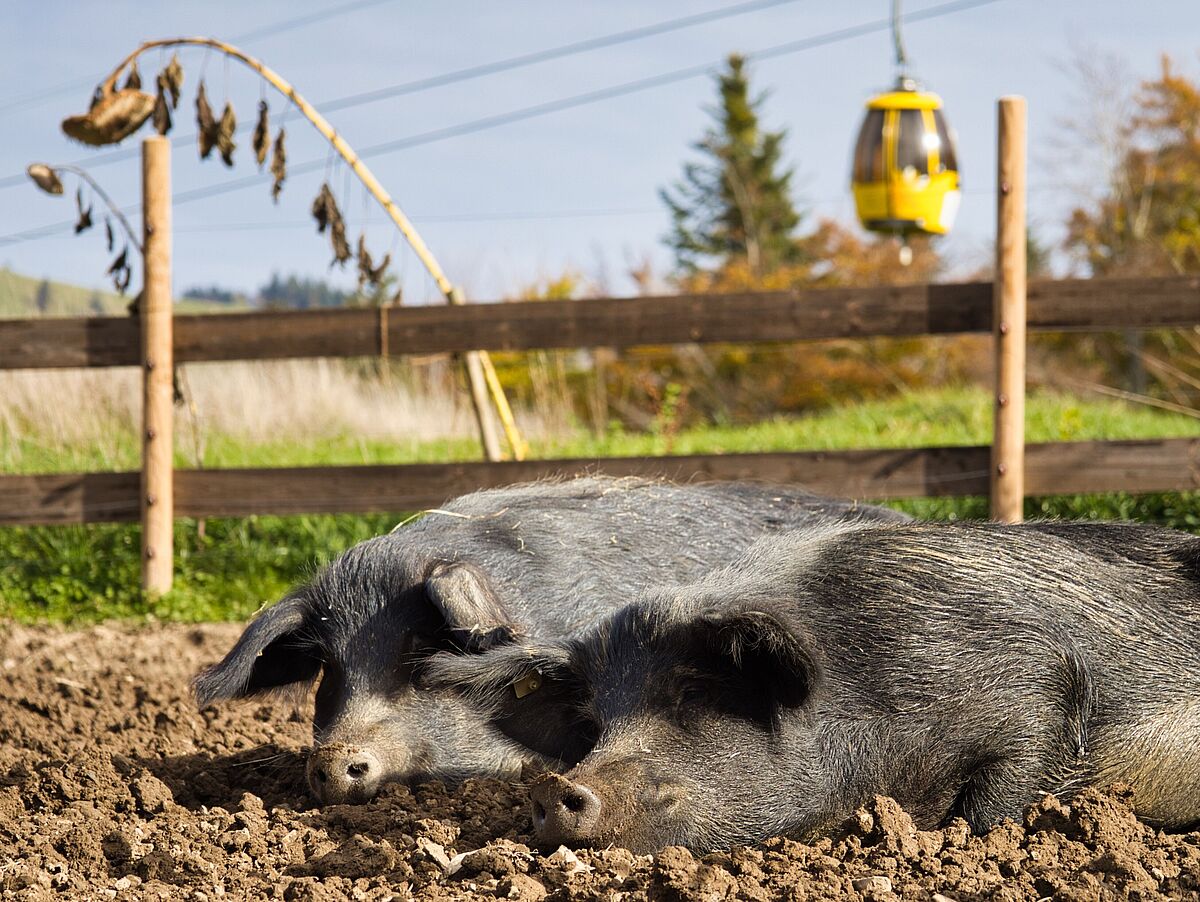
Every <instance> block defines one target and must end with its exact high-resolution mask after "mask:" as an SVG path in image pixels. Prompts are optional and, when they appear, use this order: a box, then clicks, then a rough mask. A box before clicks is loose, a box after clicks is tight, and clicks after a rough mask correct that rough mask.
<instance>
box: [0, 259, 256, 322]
mask: <svg viewBox="0 0 1200 902" xmlns="http://www.w3.org/2000/svg"><path fill="white" fill-rule="evenodd" d="M130 300H131V298H129V297H124V298H123V297H121V296H120V295H118V294H116V293H115V292H110V291H97V290H95V289H91V288H81V287H80V286H78V285H68V284H66V283H64V282H52V281H49V280H43V279H34V278H31V277H30V276H23V275H20V274H19V273H15V272H13V271H12V270H11V269H4V268H0V318H3V319H19V318H21V317H27V316H39V315H42V316H114V315H122V314H124V313H125V308H126V306H128V304H129V301H130ZM175 309H176V310H177V311H178V312H180V313H211V312H213V311H220V310H231V309H234V308H233V307H231V306H230V305H229V304H222V303H219V302H211V301H201V300H190V299H189V300H182V301H176V302H175Z"/></svg>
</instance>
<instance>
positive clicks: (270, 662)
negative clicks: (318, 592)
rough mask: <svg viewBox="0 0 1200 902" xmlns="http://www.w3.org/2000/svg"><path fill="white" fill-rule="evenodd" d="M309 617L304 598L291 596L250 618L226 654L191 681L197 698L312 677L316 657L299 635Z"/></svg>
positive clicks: (236, 694)
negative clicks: (251, 619) (239, 636)
mask: <svg viewBox="0 0 1200 902" xmlns="http://www.w3.org/2000/svg"><path fill="white" fill-rule="evenodd" d="M308 616H309V607H308V604H307V602H306V601H305V600H304V599H302V598H298V597H291V598H285V599H284V600H283V601H281V602H279V603H278V604H276V605H274V606H273V607H270V608H267V610H265V611H263V612H262V613H261V614H259V615H258V616H257V617H255V618H254V620H253V621H252V622H251V624H250V625H249V626H248V627H246V630H245V632H243V633H242V636H241V638H240V639H238V641H237V644H236V645H234V646H233V648H232V649H230V651H229V654H227V655H225V657H224V659H223V660H221V661H220V663H217V664H213V665H212V666H210V667H206V668H205V669H204V670H202V671H200V673H199V674H197V675H196V678H195V679H194V680H192V691H193V692H195V694H196V701H197V702H198V703H199V704H200V706H201V707H203V706H205V705H207V704H209V703H211V702H215V701H221V700H223V699H234V698H247V697H248V696H251V695H256V694H258V693H260V692H266V691H268V690H271V689H278V688H280V687H283V686H290V685H292V684H295V683H309V682H312V681H313V680H314V679H316V677H317V675H318V674H319V673H320V671H321V660H320V657H319V656H318V654H317V652H316V650H315V649H314V648H313V647H312V646H311V644H310V643H307V642H305V641H304V640H303V638H302V631H303V629H304V625H305V623H306V622H307V620H308Z"/></svg>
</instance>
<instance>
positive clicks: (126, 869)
mask: <svg viewBox="0 0 1200 902" xmlns="http://www.w3.org/2000/svg"><path fill="white" fill-rule="evenodd" d="M238 632H239V628H238V627H237V626H236V625H220V626H203V627H186V626H184V627H181V626H171V627H156V628H150V629H146V628H143V629H133V628H125V627H114V626H103V627H96V628H93V629H89V630H85V631H81V632H68V631H64V630H56V629H31V628H25V627H16V626H0V895H2V896H3V897H5V898H16V899H31V900H40V899H51V898H58V897H68V898H80V899H112V898H117V899H195V900H215V899H222V898H225V899H258V898H270V899H285V900H314V902H315V900H342V899H348V900H349V899H352V900H384V899H397V900H399V899H411V898H418V899H437V900H456V899H476V898H479V899H494V898H498V899H515V900H531V902H539V900H542V899H554V900H583V899H610V900H614V902H615V900H630V902H632V900H638V899H656V900H693V899H695V900H701V899H703V900H722V899H743V900H755V902H758V900H764V902H765V900H769V899H795V900H822V899H850V900H857V899H867V900H891V899H914V900H929V899H935V900H938V902H944V898H943V897H946V898H949V899H954V900H959V902H965V900H974V899H999V900H1008V899H1042V898H1050V899H1061V900H1072V902H1074V900H1080V902H1082V900H1099V899H1110V898H1111V899H1117V898H1130V899H1137V900H1140V899H1159V898H1171V899H1179V898H1200V833H1185V834H1165V833H1163V832H1161V831H1158V830H1155V829H1154V828H1152V827H1150V826H1147V825H1146V824H1144V823H1142V822H1140V821H1138V820H1137V818H1135V817H1134V816H1133V815H1132V814H1131V813H1130V811H1129V809H1128V807H1127V806H1126V804H1125V803H1124V801H1123V797H1122V793H1121V792H1120V791H1119V790H1117V791H1110V792H1108V793H1098V792H1088V793H1085V794H1084V795H1082V796H1080V797H1079V798H1077V799H1076V800H1075V801H1074V802H1073V804H1071V805H1070V806H1064V805H1061V804H1059V803H1058V802H1056V801H1055V800H1054V799H1052V798H1047V799H1045V800H1043V801H1042V802H1041V803H1039V804H1038V805H1035V806H1034V807H1033V808H1032V809H1031V810H1030V811H1029V813H1028V814H1027V816H1026V818H1025V821H1024V823H1023V824H1014V823H1009V824H1005V825H1002V826H999V827H997V828H995V829H994V830H992V831H991V832H989V833H988V834H987V835H985V836H972V835H970V833H969V831H968V830H967V829H966V826H965V825H964V824H962V823H961V822H958V823H956V824H952V825H951V826H950V827H948V828H947V829H945V830H940V831H936V832H918V831H916V830H914V829H913V825H912V821H911V820H909V818H908V816H907V815H905V814H904V812H903V811H901V810H900V809H899V808H898V807H897V806H896V805H895V803H894V802H892V801H890V800H888V799H876V800H875V801H874V802H873V803H871V804H870V805H867V806H866V807H865V808H863V809H862V810H860V811H859V812H858V813H857V815H856V816H855V817H854V818H852V819H851V820H850V821H849V822H848V823H847V824H846V825H845V827H844V829H843V831H842V832H841V834H840V835H839V836H837V837H836V838H834V839H829V840H824V841H821V842H819V843H817V844H815V845H802V844H800V843H797V842H794V841H792V840H789V839H784V838H777V839H772V840H769V841H768V842H765V843H763V844H762V845H760V846H757V847H754V848H744V849H735V850H733V851H730V852H728V853H717V854H712V855H708V856H705V857H703V858H696V857H694V856H693V855H691V854H690V853H689V852H687V851H686V850H683V849H679V848H669V849H665V850H663V851H662V852H660V853H659V854H658V855H655V856H636V855H633V854H632V853H630V852H628V851H626V850H623V849H604V850H595V851H593V850H576V851H574V852H572V851H569V850H566V849H560V850H559V851H557V852H555V853H554V854H550V855H543V854H538V853H537V852H535V851H533V850H531V848H530V837H529V835H528V833H527V832H526V831H527V820H528V817H527V814H526V806H525V799H524V795H523V793H522V791H521V789H520V787H516V786H510V785H506V784H502V783H497V782H493V781H471V782H468V783H467V784H465V785H464V786H460V787H456V788H449V789H448V788H447V787H445V786H443V785H441V784H440V783H432V784H424V785H420V786H416V787H412V788H409V787H405V786H399V785H396V786H389V787H387V788H386V789H385V790H384V791H383V793H382V794H381V796H380V797H379V798H377V799H376V800H374V801H373V802H372V803H370V804H368V805H362V806H332V807H329V808H325V809H318V808H315V807H313V804H312V802H311V800H310V799H309V797H308V796H307V794H306V791H305V787H304V783H303V776H302V774H303V766H302V762H303V751H304V746H305V743H306V741H307V740H308V725H307V712H304V711H302V710H297V708H296V707H295V705H294V704H289V703H287V702H284V701H274V702H271V703H263V704H259V703H246V704H242V705H239V706H223V707H210V708H206V709H204V710H203V711H198V710H196V708H195V706H194V704H193V703H192V701H191V699H190V697H189V695H188V680H189V678H190V677H191V675H192V674H193V673H194V672H195V671H196V670H197V669H198V668H199V667H200V666H201V665H202V664H204V663H208V662H211V661H213V660H216V659H217V658H219V657H220V655H221V654H223V653H224V651H225V650H226V649H227V648H228V647H229V646H230V644H231V643H232V642H233V640H234V639H235V638H236V636H237V634H238ZM938 894H940V896H939V895H938Z"/></svg>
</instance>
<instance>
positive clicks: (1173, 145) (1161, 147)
mask: <svg viewBox="0 0 1200 902" xmlns="http://www.w3.org/2000/svg"><path fill="white" fill-rule="evenodd" d="M1115 127H1116V128H1117V129H1122V130H1123V132H1122V133H1119V134H1117V135H1115V136H1114V142H1115V143H1116V144H1117V146H1119V147H1120V152H1119V153H1118V154H1117V155H1115V157H1114V158H1113V159H1112V160H1111V162H1110V171H1109V172H1108V173H1107V174H1106V175H1107V184H1106V185H1105V186H1104V189H1103V191H1102V192H1101V193H1100V195H1099V196H1098V197H1097V198H1096V199H1095V200H1094V201H1092V202H1090V203H1088V204H1085V205H1081V206H1079V207H1077V208H1076V209H1075V210H1074V211H1073V212H1072V213H1071V216H1070V219H1069V221H1068V224H1067V225H1068V232H1067V237H1066V242H1065V244H1066V248H1067V249H1068V250H1069V251H1071V252H1072V253H1073V254H1074V255H1075V257H1076V259H1078V260H1079V261H1080V262H1082V263H1083V264H1084V265H1085V266H1086V267H1087V269H1088V270H1089V271H1090V272H1091V273H1092V274H1094V275H1097V276H1138V275H1142V276H1144V275H1169V274H1173V273H1174V274H1185V273H1196V272H1200V86H1198V85H1197V84H1196V82H1194V81H1191V80H1190V79H1188V78H1187V77H1185V76H1183V75H1181V74H1179V73H1178V72H1176V71H1175V70H1174V68H1173V67H1172V65H1171V61H1170V59H1169V58H1167V57H1165V56H1164V57H1163V59H1162V69H1161V73H1160V75H1159V77H1158V78H1156V79H1154V80H1151V81H1147V82H1145V83H1143V85H1142V87H1141V90H1140V91H1139V92H1138V93H1137V95H1136V96H1135V97H1134V98H1133V115H1132V116H1131V117H1130V119H1129V120H1128V122H1127V123H1125V124H1123V125H1118V126H1115Z"/></svg>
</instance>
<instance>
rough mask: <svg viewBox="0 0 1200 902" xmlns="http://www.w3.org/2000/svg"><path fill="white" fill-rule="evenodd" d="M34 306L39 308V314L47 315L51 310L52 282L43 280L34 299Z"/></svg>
mask: <svg viewBox="0 0 1200 902" xmlns="http://www.w3.org/2000/svg"><path fill="white" fill-rule="evenodd" d="M33 306H34V307H36V308H37V312H38V313H47V312H49V310H50V281H49V280H48V279H42V281H40V282H39V283H38V287H37V294H36V295H34V298H33Z"/></svg>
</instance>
